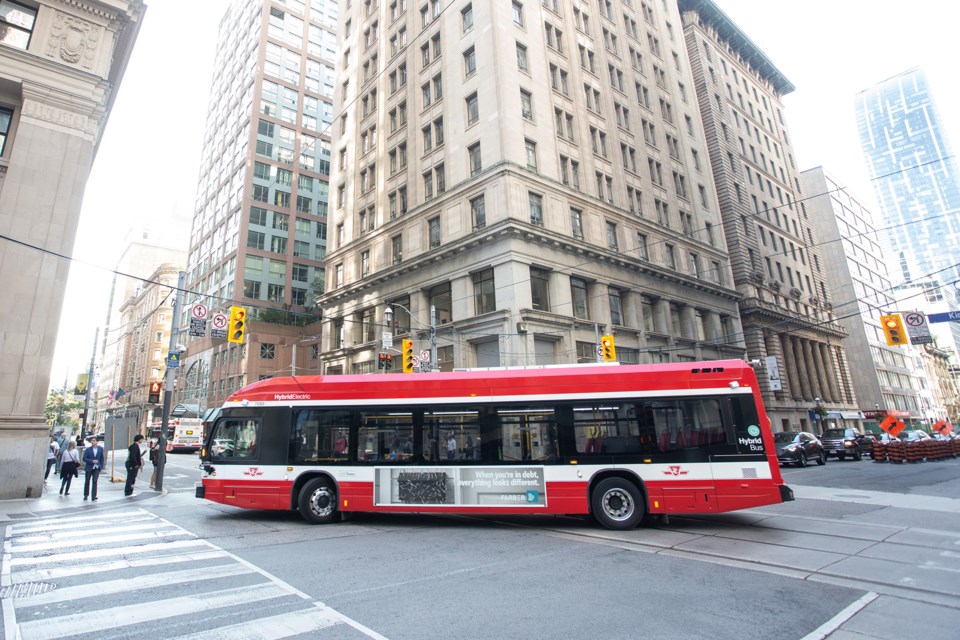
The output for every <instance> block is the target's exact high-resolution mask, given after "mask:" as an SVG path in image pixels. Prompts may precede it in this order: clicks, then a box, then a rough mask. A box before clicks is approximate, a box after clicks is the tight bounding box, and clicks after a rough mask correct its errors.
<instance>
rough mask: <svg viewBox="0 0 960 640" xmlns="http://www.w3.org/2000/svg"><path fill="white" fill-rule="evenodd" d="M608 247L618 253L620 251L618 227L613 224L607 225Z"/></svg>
mask: <svg viewBox="0 0 960 640" xmlns="http://www.w3.org/2000/svg"><path fill="white" fill-rule="evenodd" d="M607 247H608V248H610V249H613V250H614V251H616V250H617V249H619V243H618V242H617V225H616V224H615V223H613V222H608V223H607Z"/></svg>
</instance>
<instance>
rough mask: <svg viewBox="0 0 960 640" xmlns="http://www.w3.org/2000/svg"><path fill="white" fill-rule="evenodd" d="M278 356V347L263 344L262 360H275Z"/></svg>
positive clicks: (261, 346) (261, 349)
mask: <svg viewBox="0 0 960 640" xmlns="http://www.w3.org/2000/svg"><path fill="white" fill-rule="evenodd" d="M276 356H277V345H275V344H267V343H263V344H261V345H260V359H261V360H273V359H274V358H276Z"/></svg>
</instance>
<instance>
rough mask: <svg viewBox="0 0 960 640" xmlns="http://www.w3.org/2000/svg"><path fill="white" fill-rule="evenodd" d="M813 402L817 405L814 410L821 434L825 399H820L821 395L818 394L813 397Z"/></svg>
mask: <svg viewBox="0 0 960 640" xmlns="http://www.w3.org/2000/svg"><path fill="white" fill-rule="evenodd" d="M813 402H814V404H815V405H816V407H815V408H814V410H813V412H814V414H815V415H816V421H817V431H819V434H818V435H820V434H822V433H823V400H821V399H820V396H817V397H815V398H814V399H813Z"/></svg>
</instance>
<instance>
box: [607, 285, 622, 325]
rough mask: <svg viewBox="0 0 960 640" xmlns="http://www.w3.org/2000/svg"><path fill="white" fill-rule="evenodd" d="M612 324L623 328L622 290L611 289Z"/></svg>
mask: <svg viewBox="0 0 960 640" xmlns="http://www.w3.org/2000/svg"><path fill="white" fill-rule="evenodd" d="M610 324H616V325H620V326H623V299H622V294H621V293H620V289H615V288H613V287H610Z"/></svg>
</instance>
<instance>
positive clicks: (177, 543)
mask: <svg viewBox="0 0 960 640" xmlns="http://www.w3.org/2000/svg"><path fill="white" fill-rule="evenodd" d="M190 535H193V534H190ZM203 546H207V545H205V544H204V542H203V541H201V540H172V541H169V542H155V543H152V544H140V545H134V546H131V547H117V548H115V549H90V550H87V551H84V552H83V557H84V559H86V560H92V559H94V558H103V557H106V556H110V557H115V556H122V555H126V554H128V553H144V552H148V551H159V552H168V551H172V550H174V549H183V548H187V547H203ZM207 548H209V546H207ZM76 561H77V552H76V551H70V552H68V553H57V554H54V555H49V556H38V557H28V558H11V559H10V563H9V564H10V565H13V566H23V565H30V564H57V563H61V562H63V563H73V562H76ZM4 562H6V561H4Z"/></svg>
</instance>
